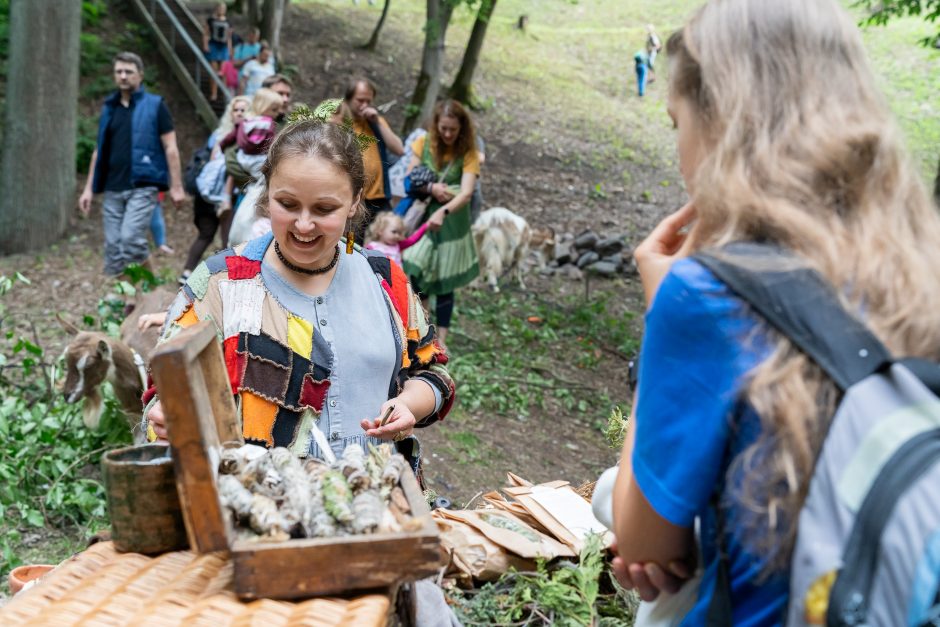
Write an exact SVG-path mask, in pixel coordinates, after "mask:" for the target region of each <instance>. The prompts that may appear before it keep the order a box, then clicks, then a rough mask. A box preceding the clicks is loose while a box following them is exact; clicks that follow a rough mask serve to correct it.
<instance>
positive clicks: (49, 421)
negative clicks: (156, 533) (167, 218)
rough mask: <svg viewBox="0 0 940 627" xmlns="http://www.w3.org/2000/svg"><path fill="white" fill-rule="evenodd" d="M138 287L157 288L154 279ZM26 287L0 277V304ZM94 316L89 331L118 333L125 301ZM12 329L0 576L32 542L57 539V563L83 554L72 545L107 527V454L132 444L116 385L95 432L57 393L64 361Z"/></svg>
mask: <svg viewBox="0 0 940 627" xmlns="http://www.w3.org/2000/svg"><path fill="white" fill-rule="evenodd" d="M139 274H140V273H139ZM148 275H149V276H148ZM132 280H133V281H136V282H140V283H144V282H146V281H148V280H149V281H152V282H156V280H155V279H154V278H153V275H150V274H149V272H148V273H146V275H144V274H140V275H139V276H134V277H132ZM28 283H29V279H27V278H26V277H25V276H23V275H21V274H19V273H16V274H15V275H14V276H13V277H12V278H9V277H6V276H0V297H3V298H10V297H11V292H12V291H15V290H16V289H17V287H18V284H28ZM135 289H136V288H135V287H134V285H132V284H131V283H129V282H122V283H119V284H117V285H116V286H115V291H116V292H117V293H118V294H119V295H124V296H129V295H132V294H133V293H134V291H135ZM3 310H4V306H3V302H2V301H0V312H2V311H3ZM96 313H97V314H98V315H97V316H92V315H87V316H85V317H84V322H85V325H86V326H89V327H93V328H96V329H100V330H103V331H106V332H109V333H112V334H117V328H118V325H119V324H120V322H121V320H122V318H123V316H124V301H123V300H122V299H121V297H120V296H116V297H112V298H111V299H109V300H105V299H101V300H100V301H99V303H98V311H97V312H96ZM6 328H7V331H6V333H5V334H4V335H3V337H2V339H0V346H2V351H0V572H6V571H7V570H9V569H11V568H13V567H15V566H17V565H19V564H20V563H21V562H22V560H23V559H24V555H25V553H24V552H25V551H28V550H29V546H28V544H29V543H28V542H27V539H30V538H32V541H33V542H35V541H40V542H42V541H44V540H43V539H44V538H45V537H47V536H52V537H55V538H56V540H55V544H56V551H58V552H60V553H61V554H56V555H49V554H48V553H47V552H44V553H43V558H44V559H45V560H47V561H55V560H57V559H62V558H64V557H66V556H67V555H68V554H69V553H70V552H72V551H74V550H75V549H77V548H79V547H77V546H73V543H74V542H76V541H78V542H80V541H81V539H82V538H83V536H86V535H87V534H88V532H89V531H93V530H96V529H98V528H102V527H107V526H108V518H107V511H106V506H105V492H104V486H103V485H102V482H101V476H100V470H99V464H100V460H101V455H102V454H103V453H104V452H105V451H107V450H108V449H111V448H115V447H117V446H121V445H124V444H129V443H130V441H131V437H130V430H129V429H128V427H127V420H126V419H125V417H124V415H123V413H122V411H121V409H120V405H119V403H118V402H117V400H116V399H115V397H114V394H113V392H112V390H111V387H110V384H107V383H105V384H104V385H102V387H101V397H102V411H101V419H100V422H99V424H98V427H97V428H96V429H94V430H91V429H89V428H88V427H86V426H85V424H84V422H83V420H82V404H81V403H75V404H69V403H66V401H65V398H64V396H63V394H62V393H61V391H60V390H59V389H58V385H59V382H58V379H59V378H60V377H61V375H62V373H63V372H64V368H65V363H64V362H65V359H64V356H61V355H59V356H57V353H54V354H52V355H50V354H49V352H48V351H47V350H46V349H45V348H43V347H42V346H41V345H40V340H39V339H38V337H32V338H27V337H23V336H21V335H18V334H17V331H16V330H14V329H15V327H14V326H13V325H12V324H9V325H8V326H7V327H6Z"/></svg>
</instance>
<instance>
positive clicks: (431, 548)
mask: <svg viewBox="0 0 940 627" xmlns="http://www.w3.org/2000/svg"><path fill="white" fill-rule="evenodd" d="M151 367H152V371H153V377H154V381H155V382H156V385H157V390H158V392H159V395H160V400H161V402H162V404H163V412H164V414H165V415H166V420H167V432H168V437H169V440H170V447H171V453H172V457H173V463H174V468H175V471H176V486H177V489H178V491H179V496H180V502H181V504H182V508H183V520H184V522H185V525H186V533H187V536H188V538H189V543H190V547H191V548H192V550H193V551H195V552H197V553H207V552H213V551H227V552H229V553H230V555H231V558H232V562H233V563H234V571H235V573H234V587H235V592H236V593H237V594H238V596H239V597H241V598H244V599H257V598H272V599H299V598H304V597H310V596H316V595H321V594H341V593H345V592H350V591H353V590H363V589H370V588H381V587H387V586H393V585H396V584H398V583H399V582H402V581H407V580H414V579H420V578H422V577H428V576H430V575H433V574H436V573H437V572H438V570H439V569H440V567H441V566H442V565H443V555H442V553H441V549H440V538H439V536H438V531H437V525H436V524H435V523H434V521H433V519H432V518H431V514H430V511H429V510H428V506H427V504H426V503H425V501H424V498H423V495H422V494H421V490H420V488H419V487H418V483H417V480H416V479H415V477H414V475H412V474H411V473H403V474H402V480H401V487H402V489H403V490H404V492H405V496H406V497H407V499H408V502H409V504H410V506H411V511H412V515H413V516H415V517H416V518H417V519H418V520H420V522H421V526H420V528H419V529H418V530H417V531H409V532H399V533H373V534H369V535H362V536H352V537H348V536H347V537H343V538H335V539H333V538H316V539H297V540H288V541H285V542H267V543H261V542H246V541H243V540H235V539H234V537H235V536H234V533H233V531H232V528H231V523H230V522H229V517H228V515H227V513H226V512H225V510H224V509H223V506H222V504H221V503H220V501H219V493H218V461H219V451H220V449H221V446H222V444H223V443H225V442H242V441H243V440H242V437H241V429H240V427H239V425H238V424H237V419H236V412H235V403H234V400H233V399H232V395H231V392H230V387H229V381H228V375H227V373H226V369H225V364H224V361H223V357H222V349H221V345H220V343H219V342H218V340H217V338H216V333H215V329H214V328H213V327H212V325H211V323H208V322H204V323H200V324H197V325H195V326H193V327H190V328H188V329H185V330H184V331H182V332H181V333H179V334H178V335H177V336H176V337H174V338H173V339H171V340H169V341H167V342H166V343H164V344H162V345H161V346H159V347H158V348H157V350H156V351H155V352H154V354H153V357H152V359H151Z"/></svg>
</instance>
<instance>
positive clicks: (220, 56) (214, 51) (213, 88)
mask: <svg viewBox="0 0 940 627" xmlns="http://www.w3.org/2000/svg"><path fill="white" fill-rule="evenodd" d="M226 10H227V7H226V5H225V3H224V2H220V3H218V4H217V5H216V6H215V10H214V11H213V12H212V16H211V17H210V18H209V19H208V20H207V21H206V30H205V31H204V32H203V35H202V49H203V51H204V52H205V53H206V58H207V59H208V60H209V64H210V65H212V69H213V70H215V72H216V73H219V74H220V73H221V69H222V64H223V63H224V62H226V61H228V60H229V59H231V58H232V26H231V24H229V21H228V18H227V17H226V15H225V14H226ZM223 78H224V77H223ZM218 97H219V88H218V85H216V83H215V81H209V99H210V100H216V99H217V98H218Z"/></svg>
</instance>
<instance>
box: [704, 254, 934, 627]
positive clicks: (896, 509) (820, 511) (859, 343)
mask: <svg viewBox="0 0 940 627" xmlns="http://www.w3.org/2000/svg"><path fill="white" fill-rule="evenodd" d="M696 259H697V260H698V261H699V262H700V263H702V264H703V265H704V266H706V267H707V268H708V269H709V270H711V271H712V272H713V273H714V274H715V275H716V276H717V277H718V278H719V279H721V280H722V281H723V282H724V283H725V284H727V285H728V287H729V288H730V289H731V290H732V291H733V292H734V293H735V294H736V295H737V296H739V297H740V298H742V299H743V300H744V301H746V302H747V303H749V304H750V305H751V306H752V307H753V309H754V310H755V311H756V312H757V313H758V314H760V316H761V317H763V318H764V319H765V320H766V321H767V323H768V324H769V325H770V326H772V327H773V328H775V329H776V330H777V331H778V332H780V333H781V334H783V335H784V336H786V337H787V338H789V339H790V341H792V342H793V344H794V345H795V346H796V347H797V348H799V349H800V350H801V351H803V352H804V353H805V354H806V355H807V356H809V357H810V358H811V359H813V360H814V361H815V362H816V363H817V364H818V365H819V366H820V367H821V368H822V369H823V371H825V372H826V373H827V374H828V375H829V376H830V377H831V378H832V380H833V381H834V382H835V383H836V385H837V386H838V388H839V389H840V391H841V392H843V395H842V398H841V402H840V403H839V406H838V408H837V410H836V413H835V416H834V417H833V419H832V422H831V425H830V427H829V432H828V434H827V436H826V439H825V441H824V443H823V447H822V450H821V452H820V455H819V458H818V460H817V462H816V468H815V471H814V473H813V477H812V481H811V483H810V489H809V493H808V495H807V498H806V502H805V504H804V506H803V509H802V511H801V513H800V518H799V528H798V533H797V541H796V546H795V549H794V553H793V557H792V563H791V579H790V602H789V607H788V609H787V615H786V624H787V625H788V626H792V625H829V626H843V625H873V626H874V625H877V626H895V625H898V626H900V625H910V626H923V625H931V626H940V398H938V393H940V366H938V365H937V364H934V363H931V362H927V361H923V360H915V359H910V360H908V359H898V358H895V357H894V356H892V355H891V354H890V353H889V352H888V350H887V349H886V348H885V347H884V346H883V345H882V344H881V342H880V341H879V340H878V339H877V338H876V337H875V336H874V335H873V334H872V333H870V332H869V331H868V329H866V327H865V325H864V324H863V323H862V322H860V321H859V320H858V319H857V318H856V317H854V316H852V315H850V314H849V313H848V312H846V311H845V309H844V308H843V307H842V306H841V305H840V304H839V301H838V299H837V298H836V296H835V294H834V292H833V290H832V287H831V286H830V285H828V284H827V283H826V282H825V281H824V280H823V279H822V278H821V277H820V276H819V275H818V274H817V273H816V272H814V271H812V270H809V269H806V268H805V267H804V268H800V267H798V265H797V264H796V263H795V259H794V257H793V256H792V255H789V254H787V253H785V252H783V251H781V250H780V249H778V248H775V247H772V246H769V245H762V244H753V243H736V244H732V245H730V246H726V247H725V248H723V249H721V250H719V251H714V252H708V253H700V254H699V255H696ZM938 324H940V312H938ZM720 527H721V516H720V515H719V553H720V554H721V556H722V557H721V559H720V561H719V573H718V583H717V584H716V593H715V594H714V595H713V598H712V605H711V607H710V611H709V624H710V625H730V624H731V622H732V621H731V601H730V588H729V586H728V578H727V564H728V562H727V559H726V557H725V556H724V552H723V547H722V545H723V541H722V536H723V533H722V530H721V528H720Z"/></svg>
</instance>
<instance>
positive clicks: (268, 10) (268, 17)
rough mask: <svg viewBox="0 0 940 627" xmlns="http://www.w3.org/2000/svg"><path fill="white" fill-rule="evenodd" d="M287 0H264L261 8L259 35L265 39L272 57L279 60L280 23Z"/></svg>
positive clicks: (282, 20)
mask: <svg viewBox="0 0 940 627" xmlns="http://www.w3.org/2000/svg"><path fill="white" fill-rule="evenodd" d="M287 3H288V0H264V7H263V8H262V10H261V37H262V39H267V40H268V44H270V46H271V51H272V52H273V53H274V58H275V59H277V61H278V63H280V62H281V58H280V56H279V52H280V48H281V25H282V24H283V23H284V11H286V10H287Z"/></svg>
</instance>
